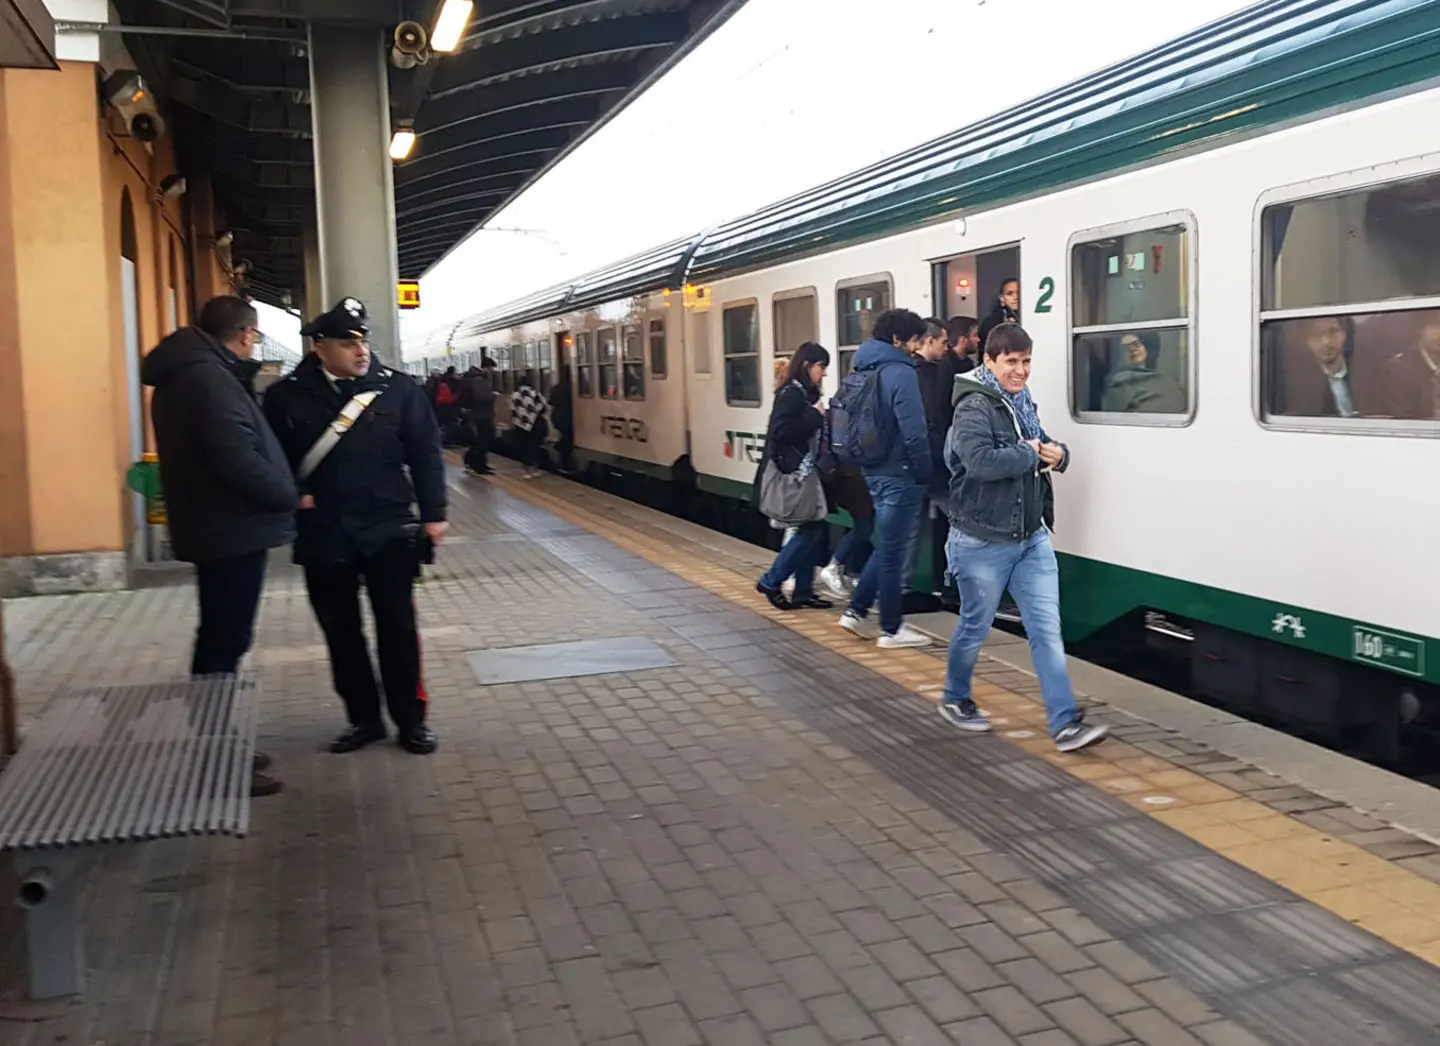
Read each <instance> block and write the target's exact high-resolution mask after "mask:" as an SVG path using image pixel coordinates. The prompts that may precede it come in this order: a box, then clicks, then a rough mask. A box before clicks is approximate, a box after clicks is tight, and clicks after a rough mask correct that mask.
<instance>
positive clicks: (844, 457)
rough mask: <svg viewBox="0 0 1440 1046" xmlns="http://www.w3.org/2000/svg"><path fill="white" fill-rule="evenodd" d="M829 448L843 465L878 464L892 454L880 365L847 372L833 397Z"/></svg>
mask: <svg viewBox="0 0 1440 1046" xmlns="http://www.w3.org/2000/svg"><path fill="white" fill-rule="evenodd" d="M828 413H829V417H828V418H827V420H828V422H829V425H828V428H829V452H830V453H831V454H833V455H834V457H835V460H836V461H837V462H839V463H840V464H841V465H852V466H854V467H856V468H874V467H875V466H876V465H881V464H884V462H885V459H886V458H887V457H889V455H890V446H891V443H892V442H893V435H892V433H891V431H890V429H891V428H892V426H891V425H888V424H886V421H885V417H884V415H883V413H882V406H881V401H880V368H879V367H876V368H875V369H873V370H855V371H851V372H850V373H849V374H847V375H845V380H844V381H843V382H841V384H840V391H839V392H837V393H836V394H835V397H834V399H832V400H831V401H830V410H829V412H828Z"/></svg>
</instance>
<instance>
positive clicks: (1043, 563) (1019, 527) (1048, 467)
mask: <svg viewBox="0 0 1440 1046" xmlns="http://www.w3.org/2000/svg"><path fill="white" fill-rule="evenodd" d="M1031 349H1032V343H1031V340H1030V336H1029V335H1028V334H1026V333H1025V331H1024V329H1023V328H1021V327H1020V325H1019V324H1016V323H1002V324H1000V325H999V326H997V327H995V328H994V329H993V330H992V331H991V332H990V334H989V337H988V338H987V339H986V342H985V355H984V365H983V366H982V367H980V368H977V369H976V370H974V371H971V372H970V373H969V374H966V375H963V376H962V377H959V378H957V379H956V381H955V392H954V402H955V420H954V422H953V424H952V425H951V426H950V433H949V435H948V436H947V438H946V441H945V463H946V465H947V466H949V469H950V477H951V478H950V539H949V541H948V543H947V546H946V554H947V555H948V557H949V562H950V572H951V573H952V574H954V575H955V577H956V579H957V581H958V583H959V587H960V624H959V626H958V627H957V628H956V629H955V634H954V635H953V636H951V638H950V659H949V665H948V667H947V669H946V673H945V697H944V700H943V701H942V703H941V705H940V714H941V715H942V716H944V718H945V720H946V721H947V722H949V723H950V724H952V725H953V726H956V727H959V728H960V729H961V730H967V731H971V732H975V733H981V732H984V731H987V730H989V729H990V720H989V719H987V718H986V717H985V714H984V713H983V712H981V711H980V709H979V708H977V707H976V705H975V701H974V698H973V697H972V696H971V689H970V685H971V677H972V676H973V675H974V672H975V662H976V660H977V659H978V658H979V656H980V647H981V646H982V645H983V644H984V642H985V639H986V637H987V636H988V635H989V633H990V626H991V623H992V622H993V621H994V619H995V609H996V607H998V606H999V605H1000V597H1001V595H1003V594H1004V592H1005V590H1006V589H1007V588H1008V589H1009V590H1010V593H1011V595H1013V596H1014V597H1015V601H1016V603H1018V604H1019V607H1020V618H1021V620H1022V621H1023V622H1024V624H1025V632H1026V634H1027V635H1028V636H1029V638H1030V651H1031V654H1032V655H1033V658H1034V661H1035V672H1036V674H1037V675H1038V676H1039V677H1040V689H1041V693H1042V694H1043V696H1044V699H1045V711H1046V714H1047V715H1048V717H1049V726H1050V735H1051V737H1053V738H1054V740H1055V747H1056V748H1058V749H1059V750H1060V751H1062V752H1073V751H1076V750H1077V749H1081V748H1084V747H1085V746H1087V745H1091V744H1094V743H1095V742H1096V741H1099V740H1100V739H1102V738H1103V737H1104V736H1105V734H1106V732H1107V731H1106V729H1105V728H1104V727H1102V726H1091V725H1087V724H1086V723H1085V722H1084V718H1083V714H1082V713H1081V711H1080V708H1079V706H1078V705H1077V704H1076V701H1075V693H1074V691H1073V689H1072V688H1071V686H1070V676H1069V673H1068V671H1067V670H1066V666H1065V644H1064V641H1063V640H1062V639H1061V636H1060V569H1059V566H1058V565H1057V563H1056V561H1055V550H1054V548H1053V547H1051V544H1050V528H1051V526H1052V524H1053V523H1054V520H1055V509H1054V495H1053V489H1052V486H1051V481H1050V473H1051V471H1052V470H1054V471H1056V472H1064V471H1065V469H1066V467H1067V466H1068V465H1069V464H1070V451H1069V450H1068V449H1067V448H1066V447H1064V446H1063V445H1061V444H1059V443H1056V442H1054V441H1053V440H1051V439H1050V437H1049V436H1048V435H1047V434H1046V432H1045V430H1044V428H1043V427H1042V426H1041V425H1040V415H1039V412H1038V411H1037V410H1036V408H1035V401H1034V400H1033V399H1031V397H1030V392H1029V390H1028V389H1026V387H1025V386H1026V383H1027V382H1029V380H1030V354H1031Z"/></svg>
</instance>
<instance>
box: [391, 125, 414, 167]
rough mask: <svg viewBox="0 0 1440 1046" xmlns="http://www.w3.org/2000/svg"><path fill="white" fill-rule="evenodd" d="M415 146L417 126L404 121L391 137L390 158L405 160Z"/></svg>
mask: <svg viewBox="0 0 1440 1046" xmlns="http://www.w3.org/2000/svg"><path fill="white" fill-rule="evenodd" d="M413 148H415V128H414V127H412V126H410V124H408V123H402V124H401V125H400V126H399V127H397V128H395V133H394V134H393V135H392V136H391V138H390V159H392V160H403V159H405V158H406V157H407V156H409V155H410V150H411V149H413Z"/></svg>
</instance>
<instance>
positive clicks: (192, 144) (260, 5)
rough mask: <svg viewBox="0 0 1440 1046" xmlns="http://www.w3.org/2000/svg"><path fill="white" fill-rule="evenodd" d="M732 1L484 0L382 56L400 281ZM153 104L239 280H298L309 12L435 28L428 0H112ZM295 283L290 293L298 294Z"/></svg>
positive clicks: (437, 0) (280, 294)
mask: <svg viewBox="0 0 1440 1046" xmlns="http://www.w3.org/2000/svg"><path fill="white" fill-rule="evenodd" d="M743 3H744V0H481V2H479V3H477V4H476V5H475V8H474V15H473V17H472V19H471V21H470V24H469V28H468V30H467V32H466V35H465V36H464V38H463V39H462V42H461V44H460V47H459V49H457V50H456V51H455V52H454V53H451V54H436V55H435V56H434V57H433V58H432V59H431V60H430V61H429V62H428V63H426V64H424V65H420V66H418V67H416V68H413V69H408V70H402V69H398V68H395V67H393V66H392V67H391V69H390V88H391V109H392V119H393V120H394V122H395V123H396V124H399V123H401V122H403V121H407V120H409V121H413V123H414V129H415V132H416V134H417V136H418V137H417V141H416V144H415V147H414V150H413V152H412V153H411V154H410V156H409V158H408V159H407V160H405V161H403V162H401V163H399V164H397V167H396V171H395V204H396V207H395V210H396V222H397V233H398V251H399V263H400V276H401V278H403V279H414V278H418V277H419V276H421V275H423V274H424V273H425V272H426V271H427V270H428V269H430V268H431V267H432V266H434V264H435V263H436V262H438V261H439V260H440V259H441V258H442V257H444V256H445V255H446V254H447V253H448V252H449V251H450V250H451V249H452V248H453V247H455V246H456V245H457V244H458V243H459V242H460V241H461V240H463V239H464V238H465V237H466V236H467V235H469V234H470V233H471V232H472V231H473V230H474V229H476V228H477V227H478V226H480V225H481V224H483V223H484V222H485V221H486V220H487V219H488V218H489V217H490V216H491V215H493V214H494V213H495V212H496V211H498V210H499V209H500V208H501V207H503V206H504V205H505V204H506V203H508V202H509V201H510V200H512V199H514V198H515V197H516V196H517V195H518V194H520V193H521V192H523V191H524V190H525V189H526V188H527V187H528V186H529V185H531V184H532V183H533V182H534V181H535V180H536V179H538V178H539V177H541V176H542V175H543V174H545V172H546V171H548V170H550V168H552V167H553V166H554V165H555V164H556V163H558V162H559V161H560V160H561V159H562V158H563V157H564V156H565V155H566V154H567V153H569V152H570V150H572V149H574V148H575V147H576V146H577V145H578V144H579V143H580V142H582V141H583V140H584V139H585V138H586V137H587V136H589V135H590V134H591V133H593V132H594V131H595V130H596V129H597V128H599V127H600V126H602V125H603V124H604V123H605V121H606V120H608V119H609V118H610V117H612V116H614V115H615V114H616V113H617V112H619V111H620V110H621V109H622V108H623V107H624V106H625V105H626V104H627V103H629V102H630V101H631V100H632V99H634V98H635V97H637V96H638V95H639V94H640V93H641V92H642V91H644V90H645V89H646V88H647V87H649V86H650V85H651V84H652V83H654V82H655V81H656V80H657V79H658V78H659V77H660V76H662V75H663V74H664V73H665V72H666V71H667V70H668V69H669V68H670V67H671V66H673V65H674V64H675V63H676V62H677V61H679V60H680V58H681V57H683V56H684V55H685V54H686V53H688V52H689V51H690V50H691V49H692V48H693V47H695V46H696V45H697V44H698V43H699V42H700V41H701V40H702V39H704V37H705V36H707V35H708V34H709V33H710V32H711V31H713V30H714V29H715V28H716V27H717V26H719V25H720V23H722V22H723V21H724V20H725V19H726V18H728V17H729V16H730V15H731V14H733V13H734V12H735V11H736V10H738V9H739V8H740V7H741V6H742V5H743ZM114 6H115V9H116V10H117V11H118V12H119V15H120V19H121V22H122V25H123V33H124V37H125V43H126V46H127V47H128V48H129V50H130V53H131V54H132V55H133V56H134V57H135V60H136V64H137V66H138V67H139V71H140V72H141V73H142V74H143V75H145V76H146V77H147V78H148V79H150V80H151V82H152V84H153V85H154V88H155V90H156V93H157V95H158V96H159V97H161V98H162V99H163V100H164V101H165V102H167V103H168V104H167V114H168V115H169V116H170V118H171V119H173V120H174V121H175V123H176V124H177V127H176V131H177V136H176V138H177V143H178V146H179V148H180V151H181V154H180V165H181V170H182V173H184V174H186V175H187V177H196V176H199V175H202V174H209V175H210V176H211V178H212V180H213V185H214V189H215V197H216V200H217V203H218V204H219V205H220V206H221V207H222V208H223V210H224V214H225V218H226V221H227V223H228V226H229V228H230V231H232V232H233V233H234V236H235V239H234V257H235V258H236V259H244V260H247V261H249V262H250V266H251V269H250V274H249V277H248V281H249V288H250V290H251V292H252V293H253V294H254V295H255V296H256V297H257V298H259V299H261V300H267V301H270V302H271V303H272V304H280V303H281V302H282V301H283V300H284V298H285V295H286V293H287V292H290V293H296V292H298V291H299V290H300V289H301V288H302V287H303V286H304V260H303V251H302V248H301V234H302V230H303V229H304V228H305V227H307V226H309V225H313V222H314V214H315V179H314V163H313V157H312V142H311V114H310V106H309V62H308V56H307V50H306V39H307V38H306V22H307V21H324V22H348V23H359V24H373V25H375V26H377V27H382V28H383V30H384V32H385V33H386V34H387V40H388V39H389V34H391V33H393V31H394V29H395V26H396V25H397V23H398V22H400V21H401V20H402V18H404V19H412V20H414V21H416V22H419V23H420V24H421V25H422V26H424V27H425V28H426V29H427V30H429V29H431V28H432V27H433V26H434V25H435V18H436V14H437V12H438V10H439V8H440V6H441V0H399V2H397V0H115V4H114ZM297 296H298V294H297Z"/></svg>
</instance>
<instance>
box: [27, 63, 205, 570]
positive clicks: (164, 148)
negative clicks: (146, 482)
mask: <svg viewBox="0 0 1440 1046" xmlns="http://www.w3.org/2000/svg"><path fill="white" fill-rule="evenodd" d="M96 85H97V67H96V66H94V65H90V64H88V63H62V67H61V70H60V71H59V72H58V73H57V72H53V71H44V70H15V69H10V70H0V489H3V497H0V557H15V556H31V555H47V554H59V553H73V552H118V551H120V550H122V549H125V548H126V547H127V544H128V542H129V539H130V537H131V535H132V533H133V530H134V526H135V523H134V501H133V496H132V495H131V494H130V493H129V492H128V491H127V490H126V488H125V472H126V470H127V469H128V468H129V467H130V465H131V463H132V462H133V461H134V454H133V453H132V447H131V422H132V417H133V415H134V411H135V409H136V408H135V404H134V403H133V399H132V396H133V393H132V386H131V376H130V375H131V371H130V368H131V367H132V365H134V361H132V360H131V358H130V353H129V352H128V351H127V347H126V338H125V320H124V315H125V313H124V308H123V299H122V293H123V291H122V280H121V263H120V259H121V253H122V248H123V249H126V250H129V251H131V252H133V254H134V256H135V262H136V266H137V282H138V288H137V289H138V304H139V309H138V317H139V331H140V338H139V341H140V350H141V353H142V354H143V353H144V352H148V351H149V350H150V349H151V348H152V347H153V346H154V345H156V344H157V343H158V342H159V341H160V340H161V339H162V338H163V337H165V335H167V334H169V333H170V332H171V330H172V329H173V328H174V325H175V324H172V322H171V319H170V315H169V309H170V306H169V300H170V288H171V287H172V285H173V286H174V288H175V298H176V306H175V311H176V321H177V322H178V324H180V325H183V324H185V323H188V322H189V320H190V299H191V293H190V291H191V288H190V273H191V262H190V257H191V251H192V247H193V245H192V244H191V243H190V242H189V237H190V230H189V228H188V226H187V224H186V221H187V219H186V207H185V201H183V200H182V199H176V200H172V201H168V202H161V201H160V200H159V199H158V196H159V193H158V188H157V187H158V185H159V183H160V182H161V180H162V179H164V178H165V177H166V176H168V175H170V174H173V173H175V162H174V149H173V144H172V143H171V142H170V141H169V140H168V139H166V138H162V139H161V140H159V141H157V142H154V143H151V145H150V147H149V148H147V147H146V146H145V145H144V144H142V143H140V142H137V141H135V140H133V139H130V138H128V137H125V136H123V135H120V134H118V133H117V130H118V125H115V124H111V123H110V122H109V120H108V119H107V115H106V113H105V112H104V111H103V110H102V107H101V104H100V101H99V93H98V89H97V86H96ZM205 189H206V187H205V186H201V187H200V191H202V192H203V191H205ZM190 192H192V193H194V192H196V187H195V186H191V187H190ZM127 200H128V210H129V213H130V216H131V218H132V219H133V221H131V222H130V224H131V225H132V226H133V238H132V237H131V236H126V237H125V238H124V241H130V242H124V241H122V227H124V226H125V225H126V217H125V215H126V210H127ZM193 202H195V201H192V203H193ZM204 203H205V204H206V205H205V206H201V207H197V208H195V211H196V213H197V215H200V214H203V215H204V216H205V218H206V219H207V222H206V224H207V225H210V226H212V227H210V228H206V229H203V230H201V240H202V242H204V243H209V242H211V241H210V240H209V239H208V237H213V235H214V231H215V230H214V228H213V225H214V219H213V218H212V216H211V215H212V210H213V209H212V208H211V207H210V206H208V200H207V201H204ZM172 257H173V264H172ZM202 257H203V259H204V260H203V263H202V266H201V268H202V279H201V282H202V285H203V284H209V285H210V286H208V287H204V288H203V289H205V290H206V291H207V292H208V293H210V294H213V293H225V292H227V291H228V289H229V288H228V287H227V286H225V285H224V284H225V282H226V281H225V277H224V273H223V269H222V268H221V267H220V266H219V265H218V264H217V262H216V260H215V258H214V251H213V250H204V251H203V252H202ZM142 409H143V408H142ZM144 442H145V445H146V446H147V447H149V446H153V440H152V437H151V436H150V434H149V431H148V424H147V425H146V427H145V436H144Z"/></svg>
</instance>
